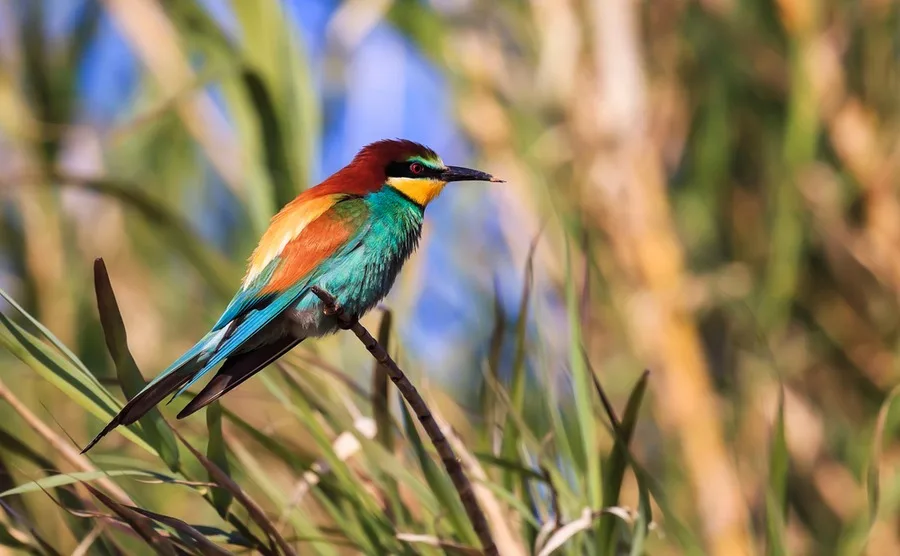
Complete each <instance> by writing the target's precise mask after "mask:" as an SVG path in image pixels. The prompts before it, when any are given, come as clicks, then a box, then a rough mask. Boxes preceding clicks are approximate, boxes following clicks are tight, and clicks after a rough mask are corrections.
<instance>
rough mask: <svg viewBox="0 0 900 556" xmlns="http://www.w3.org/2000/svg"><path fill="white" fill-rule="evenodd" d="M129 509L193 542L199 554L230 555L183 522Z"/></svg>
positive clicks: (145, 511) (141, 509)
mask: <svg viewBox="0 0 900 556" xmlns="http://www.w3.org/2000/svg"><path fill="white" fill-rule="evenodd" d="M131 509H132V510H134V511H136V512H138V513H139V514H141V515H143V516H146V517H149V518H150V519H152V520H154V521H157V522H159V523H162V524H163V525H166V526H168V527H171V528H172V529H174V530H176V531H178V532H179V533H181V534H182V535H184V536H186V537H188V538H190V539H191V541H193V542H194V544H195V545H196V547H197V549H198V550H199V551H200V553H201V554H204V555H207V556H222V555H223V554H224V555H226V556H227V555H228V554H230V553H229V552H228V551H227V550H225V549H224V548H222V547H221V546H219V545H217V544H215V543H214V542H212V541H210V540H209V539H207V538H206V536H204V535H203V533H201V532H200V531H198V530H196V529H195V528H193V527H191V526H190V525H188V524H187V523H185V522H184V521H182V520H180V519H178V518H175V517H172V516H168V515H163V514H158V513H156V512H151V511H150V510H145V509H143V508H131Z"/></svg>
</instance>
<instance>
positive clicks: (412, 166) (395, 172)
mask: <svg viewBox="0 0 900 556" xmlns="http://www.w3.org/2000/svg"><path fill="white" fill-rule="evenodd" d="M351 166H355V167H357V168H364V169H366V170H367V172H368V173H369V174H370V179H371V180H372V182H371V183H373V185H374V183H375V182H377V183H378V185H379V187H392V188H394V189H396V190H397V191H399V192H400V193H402V194H403V195H405V196H406V197H408V198H409V199H411V200H412V201H414V202H415V203H417V204H418V205H420V206H422V207H424V206H426V205H428V203H430V202H431V201H432V200H433V199H434V198H435V197H437V196H438V194H440V192H441V191H442V190H443V189H444V186H446V185H447V184H448V183H450V182H454V181H489V182H502V181H503V180H501V179H498V178H495V177H494V176H492V175H490V174H488V173H486V172H482V171H480V170H473V169H471V168H464V167H462V166H448V165H446V164H444V162H443V161H442V160H441V157H439V156H438V155H437V153H435V152H434V151H433V150H431V149H429V148H428V147H426V146H424V145H420V144H419V143H414V142H412V141H408V140H405V139H391V140H383V141H377V142H375V143H372V144H370V145H367V146H365V147H363V148H362V150H360V152H359V154H357V155H356V158H355V159H354V160H353V162H352V163H351Z"/></svg>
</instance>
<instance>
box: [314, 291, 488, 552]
mask: <svg viewBox="0 0 900 556" xmlns="http://www.w3.org/2000/svg"><path fill="white" fill-rule="evenodd" d="M312 292H313V293H314V294H316V296H318V297H319V299H321V300H322V303H324V304H325V314H326V315H329V316H333V317H334V318H336V319H337V320H338V323H339V324H340V327H341V328H343V329H344V330H352V331H353V333H354V334H356V337H357V338H359V341H360V342H362V344H363V345H364V346H365V347H366V349H367V350H368V351H369V353H371V354H372V357H374V358H375V360H376V361H378V364H379V365H381V367H382V368H383V369H384V370H385V372H387V374H388V376H389V377H391V381H393V383H394V384H395V385H396V386H397V389H398V390H400V393H401V394H402V395H403V397H404V399H406V403H408V404H409V407H410V408H411V409H412V410H413V412H414V413H415V414H416V417H417V418H418V419H419V423H421V424H422V428H423V429H425V433H426V434H427V435H428V438H429V439H430V440H431V443H432V444H433V445H434V448H435V450H437V453H438V455H439V456H440V457H441V463H443V464H444V468H445V469H446V470H447V474H448V475H450V480H451V481H453V486H454V487H456V491H457V492H458V493H459V498H460V500H461V501H462V504H463V507H464V508H465V510H466V515H467V516H468V517H469V521H470V522H471V523H472V528H473V529H474V530H475V534H476V535H478V539H479V540H480V541H481V546H482V548H483V549H484V553H485V554H487V555H490V556H493V555H497V556H499V554H500V553H499V552H498V551H497V546H496V544H495V543H494V539H493V537H492V535H491V529H490V527H489V525H488V522H487V518H486V517H485V516H484V512H483V511H482V510H481V506H479V505H478V500H477V499H476V498H475V491H474V490H473V489H472V483H471V482H470V481H469V478H468V477H466V474H465V472H464V471H463V468H462V465H460V462H459V458H457V456H456V453H455V452H454V451H453V448H452V447H451V446H450V443H449V442H448V441H447V437H446V436H444V433H443V432H441V428H440V426H439V425H438V423H437V421H435V419H434V416H433V415H432V414H431V410H430V409H428V405H427V404H426V403H425V400H424V399H422V396H421V394H419V391H418V390H416V387H415V386H413V384H412V383H411V382H410V381H409V379H408V378H406V374H404V372H403V371H402V370H401V369H400V367H398V366H397V363H395V362H394V360H393V359H392V358H391V356H390V355H388V352H387V350H385V349H384V348H383V347H382V346H381V344H379V343H378V342H377V341H376V340H375V338H373V337H372V335H371V334H369V331H368V330H366V328H365V327H364V326H363V325H361V324H360V323H359V321H358V320H357V319H354V318H352V317H350V316H349V315H347V314H345V313H344V311H343V308H342V307H341V306H340V305H339V304H338V302H337V300H336V299H335V298H334V296H333V295H331V294H330V293H328V292H327V291H325V290H323V289H322V288H319V287H317V286H313V288H312Z"/></svg>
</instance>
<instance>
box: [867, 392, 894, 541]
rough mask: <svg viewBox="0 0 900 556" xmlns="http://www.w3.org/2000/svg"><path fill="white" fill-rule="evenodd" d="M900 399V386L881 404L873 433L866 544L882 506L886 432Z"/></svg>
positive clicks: (868, 481)
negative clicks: (882, 458)
mask: <svg viewBox="0 0 900 556" xmlns="http://www.w3.org/2000/svg"><path fill="white" fill-rule="evenodd" d="M898 398H900V385H898V386H895V387H894V388H893V389H892V390H891V391H890V393H888V395H887V397H886V398H885V399H884V401H883V402H882V403H881V408H879V410H878V418H877V419H876V421H875V429H874V431H873V433H872V447H871V449H870V451H869V464H868V466H867V469H866V494H867V497H868V514H869V516H868V517H869V523H868V532H867V533H866V538H865V541H864V542H865V543H866V544H868V542H869V537H870V536H871V533H872V528H873V527H874V525H875V522H876V521H877V520H878V512H879V509H880V505H881V478H880V477H881V470H880V467H881V455H882V452H883V451H884V431H885V427H886V426H887V422H888V415H889V413H890V412H891V410H892V409H893V408H894V406H895V404H896V402H897V399H898Z"/></svg>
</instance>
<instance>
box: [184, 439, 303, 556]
mask: <svg viewBox="0 0 900 556" xmlns="http://www.w3.org/2000/svg"><path fill="white" fill-rule="evenodd" d="M173 432H174V433H175V436H177V437H178V439H179V440H180V441H181V443H182V444H184V446H185V448H187V449H188V451H190V452H191V454H193V455H194V457H195V458H197V461H199V462H200V464H201V465H202V466H203V467H204V468H205V469H206V472H207V473H209V477H210V479H212V480H213V481H215V482H216V483H217V484H218V485H219V486H220V487H221V488H224V489H226V490H227V491H228V492H230V493H231V495H232V496H233V497H234V499H235V500H237V501H238V502H240V503H241V505H242V506H244V507H245V508H246V509H247V512H248V513H249V514H250V518H251V519H252V520H253V521H254V522H256V524H257V525H259V527H260V528H261V529H262V530H263V531H265V532H266V535H268V536H269V538H270V539H271V540H272V541H274V542H275V543H276V544H277V545H278V547H279V548H280V549H281V551H282V553H284V554H287V555H291V556H293V555H294V554H296V553H295V552H294V550H293V549H292V548H291V546H290V545H289V544H288V543H287V541H286V540H285V539H284V537H283V536H281V533H279V532H278V529H277V528H276V527H275V524H274V523H272V522H271V521H270V520H269V518H268V517H266V514H265V512H263V510H262V508H260V507H259V504H257V503H256V502H254V501H253V500H252V499H251V498H250V496H249V495H248V494H247V493H246V492H244V490H243V489H242V488H241V487H240V486H239V485H238V484H237V483H235V482H234V481H233V480H232V479H231V477H229V476H228V475H226V474H225V472H223V471H222V470H221V469H219V467H218V466H217V465H216V464H215V463H213V462H212V461H210V460H209V458H207V457H206V456H204V455H203V454H201V453H200V452H198V451H197V450H196V449H195V448H194V447H193V446H191V445H190V443H188V441H187V440H185V438H184V437H183V436H181V435H180V434H179V433H178V431H175V430H174V429H173Z"/></svg>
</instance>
